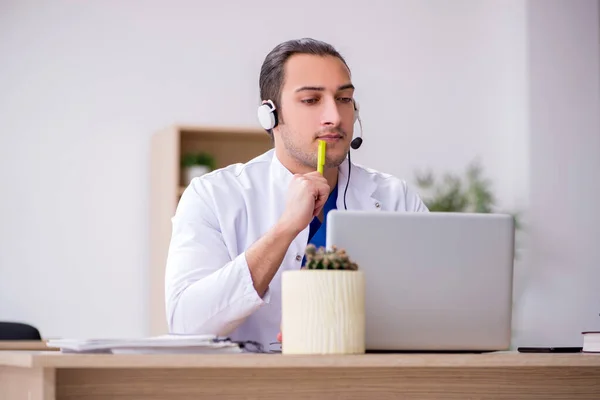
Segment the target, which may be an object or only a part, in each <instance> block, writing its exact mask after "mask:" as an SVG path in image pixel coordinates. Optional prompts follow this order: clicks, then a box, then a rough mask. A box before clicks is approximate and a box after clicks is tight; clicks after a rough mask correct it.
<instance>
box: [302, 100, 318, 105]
mask: <svg viewBox="0 0 600 400" xmlns="http://www.w3.org/2000/svg"><path fill="white" fill-rule="evenodd" d="M302 102H303V103H306V104H314V103H316V102H317V99H304V100H302Z"/></svg>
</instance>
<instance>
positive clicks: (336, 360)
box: [0, 351, 600, 400]
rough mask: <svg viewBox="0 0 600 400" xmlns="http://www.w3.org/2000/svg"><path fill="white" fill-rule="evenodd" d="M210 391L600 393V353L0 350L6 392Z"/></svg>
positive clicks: (250, 395) (51, 395)
mask: <svg viewBox="0 0 600 400" xmlns="http://www.w3.org/2000/svg"><path fill="white" fill-rule="evenodd" d="M203 396H206V397H203ZM213 397H215V398H216V397H218V398H236V399H237V398H246V399H261V400H266V399H282V398H283V399H285V400H290V399H301V398H329V397H341V398H344V399H366V398H367V397H373V398H377V399H388V398H402V399H467V398H469V399H471V398H476V399H599V398H600V356H599V355H593V354H519V353H492V354H468V355H458V354H457V355H450V354H440V355H433V354H382V355H375V354H367V355H359V356H318V357H314V356H283V355H281V354H232V355H226V354H224V355H100V354H97V355H91V354H90V355H82V354H61V353H59V352H9V351H3V352H0V398H1V399H6V400H10V399H23V398H25V399H32V400H40V399H43V400H53V399H60V400H62V399H81V400H85V399H88V400H89V399H108V398H119V399H170V400H171V399H172V400H175V399H190V398H213Z"/></svg>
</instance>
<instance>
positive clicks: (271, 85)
mask: <svg viewBox="0 0 600 400" xmlns="http://www.w3.org/2000/svg"><path fill="white" fill-rule="evenodd" d="M294 54H313V55H317V56H333V57H337V58H339V59H340V60H341V61H342V62H343V63H344V65H345V66H346V68H348V72H350V68H349V67H348V64H347V63H346V60H344V57H342V55H341V54H340V53H339V52H338V51H337V50H336V49H335V48H334V47H333V46H332V45H330V44H328V43H325V42H322V41H320V40H316V39H311V38H303V39H295V40H288V41H287V42H283V43H280V44H278V45H277V46H275V48H274V49H273V50H271V52H269V54H267V56H266V57H265V60H264V61H263V64H262V67H261V69H260V77H259V82H258V86H259V88H260V98H261V100H269V99H270V100H272V101H273V102H274V103H275V106H276V107H277V108H279V109H280V108H281V87H282V86H283V81H284V78H285V76H284V67H285V63H286V61H287V60H288V58H290V57H291V56H292V55H294ZM278 117H279V121H280V122H282V118H281V112H280V113H279V114H278Z"/></svg>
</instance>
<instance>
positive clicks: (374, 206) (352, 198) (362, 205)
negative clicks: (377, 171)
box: [336, 158, 382, 211]
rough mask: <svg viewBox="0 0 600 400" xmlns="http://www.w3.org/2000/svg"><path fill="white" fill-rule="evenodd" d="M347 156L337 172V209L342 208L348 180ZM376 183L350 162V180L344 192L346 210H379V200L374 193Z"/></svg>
mask: <svg viewBox="0 0 600 400" xmlns="http://www.w3.org/2000/svg"><path fill="white" fill-rule="evenodd" d="M348 168H349V161H348V158H346V159H345V160H344V162H343V163H342V164H341V165H340V169H339V173H338V198H337V203H336V204H337V208H338V210H344V190H345V189H346V182H348ZM376 189H377V184H376V183H375V182H374V181H373V180H371V179H370V176H369V175H368V174H367V173H365V171H363V170H362V169H359V168H357V166H356V164H352V168H351V169H350V182H349V183H348V191H347V193H346V206H347V207H348V210H362V211H379V210H381V208H382V207H381V200H380V199H378V198H377V197H376V195H375V190H376Z"/></svg>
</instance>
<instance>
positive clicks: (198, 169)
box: [181, 165, 210, 186]
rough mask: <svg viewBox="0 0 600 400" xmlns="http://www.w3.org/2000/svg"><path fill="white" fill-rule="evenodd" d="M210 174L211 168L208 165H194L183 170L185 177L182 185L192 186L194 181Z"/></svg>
mask: <svg viewBox="0 0 600 400" xmlns="http://www.w3.org/2000/svg"><path fill="white" fill-rule="evenodd" d="M209 172H210V168H209V167H208V166H206V165H193V166H191V167H185V168H184V169H183V174H182V175H183V176H182V178H183V179H182V182H181V184H182V185H184V186H187V185H189V184H190V182H191V181H192V179H194V178H197V177H200V176H202V175H204V174H207V173H209Z"/></svg>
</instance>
